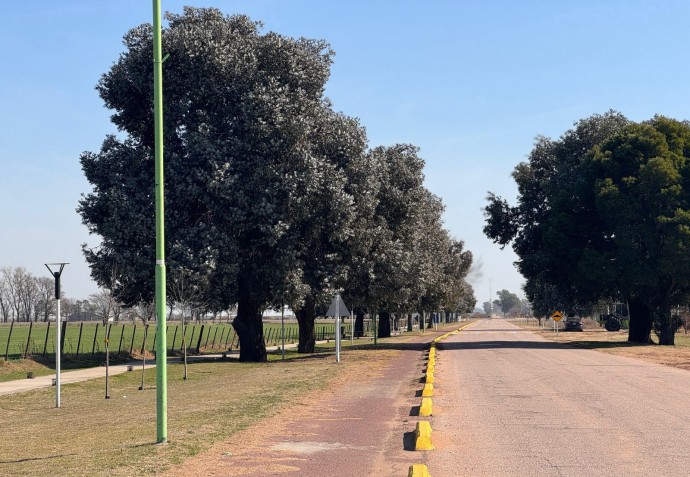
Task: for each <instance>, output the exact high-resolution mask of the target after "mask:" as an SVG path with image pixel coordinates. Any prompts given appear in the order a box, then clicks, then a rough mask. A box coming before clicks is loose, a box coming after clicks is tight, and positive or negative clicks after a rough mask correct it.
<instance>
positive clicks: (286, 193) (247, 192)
mask: <svg viewBox="0 0 690 477" xmlns="http://www.w3.org/2000/svg"><path fill="white" fill-rule="evenodd" d="M166 18H167V19H168V21H169V24H168V27H167V28H165V29H164V31H163V47H164V49H165V50H166V52H167V53H169V54H170V58H169V60H168V61H167V62H166V64H165V81H164V98H165V105H164V108H165V131H166V133H165V151H166V161H167V169H166V179H167V181H168V182H170V183H174V184H175V187H174V188H168V189H167V191H166V209H167V210H168V212H169V213H168V216H167V218H166V240H167V242H166V250H167V257H168V258H167V260H168V262H169V263H171V264H173V263H177V264H180V265H182V266H184V267H186V268H187V269H190V270H194V272H195V273H197V274H200V275H205V276H206V277H207V280H208V284H209V287H208V292H207V300H208V303H209V306H210V307H212V308H213V309H215V310H224V309H228V308H230V306H232V304H233V303H237V316H236V317H235V319H234V320H233V325H234V327H235V329H236V331H237V333H238V336H239V339H240V350H241V351H240V360H242V361H263V360H265V359H266V350H265V344H264V340H263V328H262V323H261V311H262V309H263V307H264V306H266V305H267V304H271V303H276V302H280V301H281V299H283V298H284V295H285V294H286V292H287V290H289V289H290V281H291V280H290V278H291V277H292V278H294V276H295V274H297V275H298V276H300V274H301V277H304V276H305V275H304V274H303V273H301V270H300V268H299V266H300V264H299V263H297V260H298V259H299V258H300V257H305V256H306V255H307V253H308V252H309V249H310V246H311V245H312V244H313V243H314V242H313V241H310V240H308V239H306V238H305V237H303V236H302V235H301V234H300V232H301V230H300V227H299V224H304V223H306V219H305V218H306V217H309V212H310V208H311V207H313V206H314V205H315V201H316V200H317V198H320V199H323V198H324V197H326V198H327V199H328V200H330V202H327V203H328V204H330V205H331V206H332V207H333V209H334V210H337V212H335V213H336V215H338V214H340V215H344V212H342V209H346V208H347V207H348V203H349V201H350V200H351V199H349V198H348V194H347V193H345V192H344V191H343V189H342V184H343V183H344V180H343V179H342V174H341V172H340V171H339V169H338V168H337V167H335V166H334V164H333V163H332V160H331V158H330V157H329V156H328V155H327V154H326V153H325V152H324V151H323V144H325V143H327V142H328V141H327V140H326V139H324V138H322V137H319V134H320V132H321V131H322V130H323V128H322V127H321V124H322V123H321V122H320V121H321V120H323V118H324V117H328V116H329V114H330V113H329V108H330V106H329V104H328V103H327V101H325V100H324V98H323V92H324V86H325V82H326V80H327V79H328V76H329V69H330V64H331V56H332V51H331V50H330V48H329V47H328V45H327V44H326V43H325V42H323V41H320V40H307V39H293V38H288V37H283V36H280V35H278V34H275V33H272V32H269V33H267V34H261V33H260V28H261V25H260V24H259V23H257V22H253V21H251V20H250V19H249V18H247V17H245V16H239V15H238V16H230V17H228V16H224V15H223V14H222V13H221V12H220V11H219V10H217V9H212V8H210V9H197V8H191V7H186V8H185V9H184V14H182V15H174V14H167V15H166ZM151 38H152V33H151V26H150V25H141V26H139V27H137V28H134V29H132V30H130V32H128V33H127V35H126V36H125V39H124V43H125V47H126V50H125V52H124V53H122V54H121V56H120V58H119V60H118V61H117V62H116V63H115V64H114V65H113V67H112V68H111V69H110V71H109V72H108V73H106V74H105V75H103V77H102V78H101V81H100V82H99V84H98V87H97V89H98V91H99V94H100V95H101V98H102V99H103V100H104V102H105V104H106V106H107V107H108V108H110V109H113V110H114V111H115V113H114V114H113V116H112V120H113V122H114V123H115V125H116V126H117V127H118V128H119V129H120V130H121V131H123V132H124V133H125V134H126V137H125V138H124V139H120V138H116V137H114V136H109V137H107V138H106V140H105V141H104V143H103V146H102V148H101V150H100V152H98V153H90V152H87V153H84V154H83V155H82V156H81V164H82V168H83V170H84V173H85V175H86V177H87V179H88V180H89V182H90V183H91V184H93V186H94V190H93V192H92V193H90V194H88V195H86V196H84V197H82V199H81V201H80V203H79V208H78V210H79V213H80V214H81V216H82V220H83V222H84V223H85V225H86V226H87V227H88V228H89V231H90V232H91V233H94V234H96V235H99V236H100V237H101V245H100V247H98V248H96V249H90V248H88V247H87V246H84V247H83V250H84V253H85V256H86V259H87V261H88V263H89V265H90V267H91V270H92V275H93V277H94V279H95V280H96V281H97V282H98V283H103V282H104V281H105V280H106V278H107V271H108V270H109V269H111V268H112V267H111V264H112V263H113V262H117V263H119V264H122V268H121V276H120V280H119V283H120V285H119V286H121V287H122V288H123V289H124V290H125V292H124V293H123V294H122V299H123V300H124V301H125V303H127V304H130V305H131V304H135V303H138V302H140V301H150V300H151V298H152V296H153V283H154V281H153V267H152V266H151V265H150V263H151V260H150V257H152V256H153V247H154V240H153V230H154V227H153V216H152V214H151V213H150V210H151V208H152V204H153V167H152V163H153V131H152V127H153V119H152V108H151V105H152V92H153V89H152V87H151V82H152V63H151V57H152V52H151ZM312 191H315V192H317V194H315V196H310V195H309V194H311V192H312ZM335 199H337V200H335ZM320 210H322V209H320ZM171 211H174V212H173V213H170V212H171ZM312 217H313V216H312ZM302 232H303V230H302ZM308 232H309V233H313V232H314V228H310V229H309V230H308ZM333 235H334V234H333V233H332V232H331V231H324V233H323V237H324V238H326V237H332V236H333ZM319 238H321V237H319ZM300 279H301V278H300ZM295 289H297V290H298V292H299V293H306V292H305V290H304V289H300V287H292V290H293V291H294V290H295ZM299 293H298V295H299ZM116 294H117V295H118V296H120V294H119V291H118V290H116ZM294 300H295V301H297V298H294Z"/></svg>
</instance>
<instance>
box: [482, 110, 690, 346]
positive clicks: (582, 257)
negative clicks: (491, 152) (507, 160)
mask: <svg viewBox="0 0 690 477" xmlns="http://www.w3.org/2000/svg"><path fill="white" fill-rule="evenodd" d="M689 131H690V128H689V127H688V124H687V123H680V122H678V121H673V120H670V119H667V118H662V117H656V118H654V119H653V120H651V121H648V122H646V123H642V124H634V123H630V122H629V121H627V120H626V119H625V118H623V117H622V116H620V115H617V114H614V113H609V114H607V115H605V116H594V117H592V118H589V119H587V120H583V121H581V122H580V123H578V124H577V125H576V128H575V129H574V130H572V131H568V132H567V133H566V134H565V135H564V136H563V137H562V138H561V140H560V141H556V142H550V141H546V140H543V141H540V142H539V143H538V144H537V146H536V147H535V150H534V151H533V152H532V155H531V156H530V163H529V164H521V165H520V166H518V168H516V173H515V174H514V176H515V177H516V181H517V182H518V184H519V187H520V193H521V196H520V199H519V200H520V202H521V203H520V205H519V206H518V207H515V208H511V207H509V206H508V205H507V203H505V201H502V199H500V198H497V197H490V204H489V206H488V207H487V226H486V227H485V232H486V233H487V235H488V236H490V237H492V238H494V240H496V241H497V242H499V243H504V244H505V243H508V241H510V240H513V239H515V242H514V247H515V249H516V252H518V255H519V256H520V258H521V262H520V264H519V267H520V269H521V271H522V272H523V274H525V276H526V277H527V284H526V286H525V292H526V293H527V295H528V297H529V298H530V301H532V303H533V304H534V305H535V312H543V311H544V310H545V309H546V308H547V306H545V304H546V303H545V302H546V301H547V300H548V301H550V303H551V304H552V305H553V304H558V305H560V304H564V305H565V306H562V307H560V308H562V309H565V310H566V311H573V310H577V309H578V308H581V309H591V308H592V306H593V304H595V303H596V301H597V300H599V299H606V298H618V299H621V300H623V301H627V302H628V303H629V305H630V317H631V322H630V331H629V336H628V340H629V341H634V342H643V343H646V342H649V340H650V332H651V329H652V321H653V319H656V320H657V321H658V322H659V329H660V343H664V344H673V330H672V328H673V327H672V318H671V311H670V310H671V307H672V306H673V305H674V304H677V303H679V302H680V301H681V300H682V299H683V297H684V296H687V294H688V292H689V291H690V283H688V279H687V278H686V277H687V276H688V272H689V271H690V270H688V261H687V258H686V256H687V253H686V250H685V248H686V247H685V245H684V244H685V243H687V242H688V238H690V237H688V235H687V232H686V231H687V230H688V220H689V219H690V212H688V209H689V203H688V194H689V192H690V191H689V190H688V189H687V186H686V185H687V184H688V182H687V176H688V166H687V154H688V153H687V152H686V151H687V150H688V148H687V146H686V144H689V141H688V138H689V137H690V136H689V135H688V132H689ZM506 239H508V241H506ZM552 309H554V308H552ZM556 309H557V308H556Z"/></svg>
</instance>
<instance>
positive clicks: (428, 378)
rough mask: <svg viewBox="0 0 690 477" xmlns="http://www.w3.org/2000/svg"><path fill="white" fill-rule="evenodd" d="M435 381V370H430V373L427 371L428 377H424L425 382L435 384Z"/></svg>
mask: <svg viewBox="0 0 690 477" xmlns="http://www.w3.org/2000/svg"><path fill="white" fill-rule="evenodd" d="M434 381H435V380H434V372H433V371H432V372H430V373H429V372H427V373H426V379H424V382H425V383H430V384H434Z"/></svg>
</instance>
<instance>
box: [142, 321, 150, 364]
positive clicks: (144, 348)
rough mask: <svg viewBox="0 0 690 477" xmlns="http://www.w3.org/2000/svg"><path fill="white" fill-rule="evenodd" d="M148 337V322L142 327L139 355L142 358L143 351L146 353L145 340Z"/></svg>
mask: <svg viewBox="0 0 690 477" xmlns="http://www.w3.org/2000/svg"><path fill="white" fill-rule="evenodd" d="M148 336H149V323H148V321H147V322H146V324H145V325H144V341H142V342H141V354H142V356H143V355H144V351H146V338H147V337H148Z"/></svg>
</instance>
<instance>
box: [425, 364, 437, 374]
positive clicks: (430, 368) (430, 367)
mask: <svg viewBox="0 0 690 477" xmlns="http://www.w3.org/2000/svg"><path fill="white" fill-rule="evenodd" d="M434 368H436V366H434V365H433V364H427V365H426V372H427V373H431V374H434Z"/></svg>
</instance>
